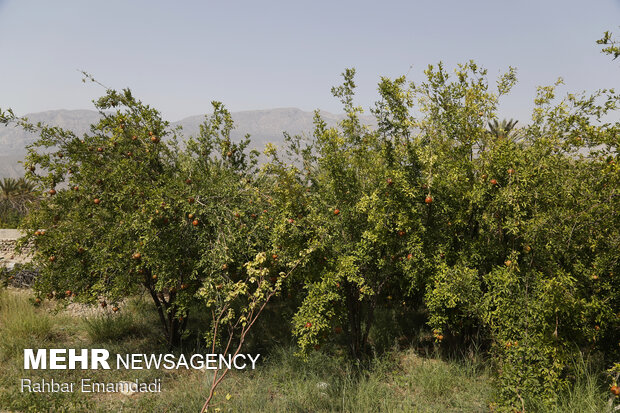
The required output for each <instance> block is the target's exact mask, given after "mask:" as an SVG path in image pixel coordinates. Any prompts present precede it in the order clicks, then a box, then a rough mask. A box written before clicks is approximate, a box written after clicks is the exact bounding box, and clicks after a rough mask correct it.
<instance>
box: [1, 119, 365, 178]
mask: <svg viewBox="0 0 620 413" xmlns="http://www.w3.org/2000/svg"><path fill="white" fill-rule="evenodd" d="M231 115H232V118H233V120H234V122H235V129H234V130H233V131H232V133H231V138H232V139H233V140H239V139H241V138H242V137H244V136H245V135H246V134H250V136H251V139H252V143H251V147H252V148H256V149H258V150H262V149H263V148H264V147H265V144H266V143H267V142H271V143H273V144H275V145H276V146H279V145H281V144H282V143H283V141H284V139H283V137H284V135H283V132H287V133H289V134H291V135H296V134H310V133H311V132H312V130H313V118H314V113H313V112H305V111H302V110H300V109H297V108H278V109H266V110H251V111H242V112H232V113H231ZM321 116H322V117H323V119H324V120H325V121H326V122H327V124H328V125H329V126H333V125H335V124H336V123H337V122H338V121H340V120H342V119H344V117H345V115H343V114H332V113H329V112H323V111H321ZM25 117H26V118H28V120H29V121H30V122H32V123H37V122H42V123H44V124H47V125H49V126H58V127H61V128H63V129H69V130H71V131H73V132H74V133H76V134H77V135H78V136H81V135H83V134H84V133H86V132H88V131H89V128H90V125H91V124H93V123H96V122H97V121H98V120H99V118H100V114H99V112H97V111H94V110H64V109H61V110H50V111H46V112H37V113H31V114H28V115H25ZM204 120H205V115H196V116H190V117H187V118H184V119H181V120H179V121H176V122H171V123H170V126H171V128H174V127H176V126H181V127H182V135H183V136H184V137H189V136H196V135H197V134H198V133H199V130H200V129H199V127H200V125H201V124H202V123H203V122H204ZM361 120H362V122H363V123H366V124H369V125H374V124H375V121H374V118H373V117H372V116H368V115H365V116H362V117H361ZM36 140H37V135H36V134H34V133H31V132H26V131H24V130H22V129H20V128H17V127H15V126H14V125H9V126H0V178H2V177H13V178H17V177H19V176H22V175H23V174H24V168H23V165H22V164H21V163H20V161H22V160H23V159H24V156H25V155H26V147H27V146H28V145H30V144H31V143H33V142H34V141H36Z"/></svg>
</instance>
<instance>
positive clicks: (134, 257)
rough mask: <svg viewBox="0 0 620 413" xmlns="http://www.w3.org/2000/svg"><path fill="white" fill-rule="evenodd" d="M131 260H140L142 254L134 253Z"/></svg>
mask: <svg viewBox="0 0 620 413" xmlns="http://www.w3.org/2000/svg"><path fill="white" fill-rule="evenodd" d="M131 258H133V259H134V260H139V259H140V258H142V254H140V253H139V252H134V253H133V255H132V256H131Z"/></svg>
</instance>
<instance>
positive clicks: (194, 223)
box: [192, 219, 198, 227]
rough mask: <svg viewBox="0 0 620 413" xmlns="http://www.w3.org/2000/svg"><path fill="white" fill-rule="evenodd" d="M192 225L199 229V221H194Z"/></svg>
mask: <svg viewBox="0 0 620 413" xmlns="http://www.w3.org/2000/svg"><path fill="white" fill-rule="evenodd" d="M192 225H193V226H195V227H197V226H198V220H197V219H195V220H193V221H192Z"/></svg>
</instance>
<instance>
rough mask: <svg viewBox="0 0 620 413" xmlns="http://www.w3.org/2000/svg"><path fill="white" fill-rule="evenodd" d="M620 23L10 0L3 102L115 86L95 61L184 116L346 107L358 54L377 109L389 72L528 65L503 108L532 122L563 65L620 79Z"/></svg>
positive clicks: (431, 10)
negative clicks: (341, 96)
mask: <svg viewBox="0 0 620 413" xmlns="http://www.w3.org/2000/svg"><path fill="white" fill-rule="evenodd" d="M618 26H620V0H595V1H583V0H563V1H560V0H537V1H529V0H525V1H503V0H485V1H476V0H470V1H462V0H459V1H456V0H444V1H430V0H426V1H389V0H384V1H377V0H375V1H361V0H357V1H338V0H332V1H322V0H314V1H303V2H302V1H294V0H287V1H270V0H262V1H256V0H254V1H226V2H225V1H218V2H215V1H155V0H148V1H147V0H141V1H137V0H132V1H128V0H124V1H121V0H105V1H85V0H57V1H49V0H47V1H43V0H40V1H35V0H0V107H1V108H3V109H4V108H7V107H12V108H13V109H14V110H15V112H16V113H18V114H25V113H29V112H38V111H43V110H50V109H61V108H62V109H92V103H91V100H92V99H94V98H96V97H97V96H99V95H101V94H102V92H103V90H102V89H101V88H99V87H97V86H95V85H93V84H87V85H84V84H83V83H82V82H81V78H82V76H81V74H80V73H79V72H78V71H77V70H78V69H83V70H86V71H87V72H90V73H91V74H93V75H94V76H95V77H96V78H97V79H98V80H99V81H101V82H102V83H104V84H106V85H108V86H110V87H113V88H123V87H130V88H131V89H132V90H133V91H134V94H135V95H136V96H138V97H140V98H141V99H142V100H143V101H145V102H147V103H149V104H151V105H152V106H154V107H156V108H158V109H159V110H161V111H162V113H163V114H164V116H165V117H166V118H167V119H168V120H171V121H174V120H178V119H181V118H183V117H185V116H189V115H195V114H200V113H205V112H207V111H209V109H210V102H211V101H212V100H220V101H223V102H224V103H225V104H226V105H227V107H228V108H229V109H231V110H233V111H238V110H252V109H267V108H274V107H298V108H301V109H303V110H313V109H315V108H321V109H324V110H328V111H331V112H340V111H341V110H340V105H339V103H338V102H337V100H336V99H334V98H333V97H332V96H331V94H330V88H331V86H334V85H336V84H338V83H339V81H340V73H341V72H342V71H343V70H344V69H345V68H347V67H355V68H356V69H357V73H358V76H357V84H358V99H357V100H358V103H359V104H361V105H362V106H364V107H365V108H368V107H369V106H371V105H372V104H373V102H374V101H375V100H377V93H376V84H377V82H378V80H379V77H380V76H389V77H396V76H399V75H402V74H405V73H407V72H408V71H409V68H410V66H412V65H413V67H412V68H411V70H410V71H409V76H408V77H409V79H410V80H414V81H419V80H421V79H422V78H423V70H424V69H425V68H426V66H427V65H428V64H429V63H436V62H438V61H440V60H442V61H444V62H445V63H446V65H447V66H448V67H449V68H453V67H454V66H455V64H456V63H458V62H465V61H467V60H469V59H474V60H476V62H478V63H479V64H481V65H482V66H485V67H486V68H488V69H489V75H490V76H491V77H492V78H493V79H495V78H496V76H497V75H498V74H499V73H500V72H502V71H504V70H505V69H507V68H508V66H510V65H512V66H515V67H517V69H518V78H519V84H518V86H517V87H516V89H515V90H514V91H513V93H512V94H511V96H510V97H508V98H507V99H505V101H504V104H503V105H502V107H501V115H502V116H506V117H514V118H518V119H522V120H523V122H522V123H525V122H526V121H527V118H528V117H529V113H530V108H531V106H532V103H531V102H532V99H533V96H534V93H535V89H536V86H537V85H543V84H544V85H546V84H550V83H552V82H553V81H554V80H555V79H556V78H557V77H559V76H561V77H563V78H564V80H565V82H566V89H565V90H566V91H568V90H570V91H580V90H594V89H597V88H604V87H607V88H609V87H615V88H617V89H620V82H619V79H620V59H618V60H617V61H612V60H611V59H610V58H609V57H607V56H604V55H602V54H601V53H600V46H598V45H596V44H595V41H596V39H598V38H600V37H601V34H602V33H603V32H604V31H605V30H611V31H614V32H618V35H620V28H619V27H618Z"/></svg>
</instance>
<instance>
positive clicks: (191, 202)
mask: <svg viewBox="0 0 620 413" xmlns="http://www.w3.org/2000/svg"><path fill="white" fill-rule="evenodd" d="M194 201H195V199H194V198H191V197H190V198H187V202H189V203H190V204H193V203H194Z"/></svg>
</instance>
